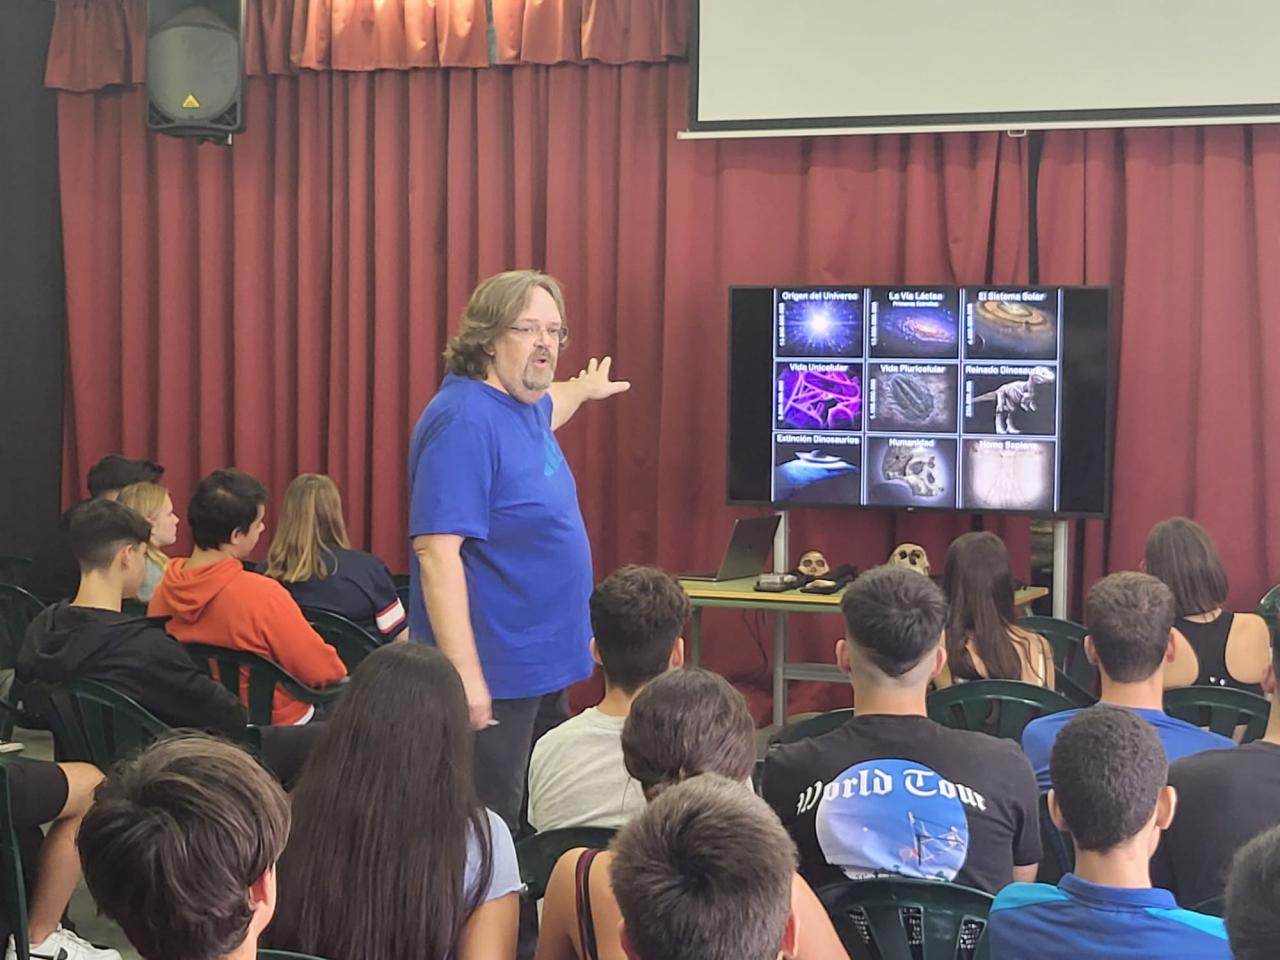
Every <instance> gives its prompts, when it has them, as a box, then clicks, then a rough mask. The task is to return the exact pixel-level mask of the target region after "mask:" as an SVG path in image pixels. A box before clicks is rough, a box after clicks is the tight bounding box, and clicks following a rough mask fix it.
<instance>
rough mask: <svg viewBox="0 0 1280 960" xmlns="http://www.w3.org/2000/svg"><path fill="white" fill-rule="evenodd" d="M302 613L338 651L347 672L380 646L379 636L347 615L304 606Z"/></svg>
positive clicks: (317, 631)
mask: <svg viewBox="0 0 1280 960" xmlns="http://www.w3.org/2000/svg"><path fill="white" fill-rule="evenodd" d="M302 615H303V616H304V617H306V618H307V623H309V624H311V626H312V627H313V628H314V629H315V631H316V633H318V634H320V636H321V637H323V638H324V642H325V643H327V644H329V646H331V647H333V648H334V649H335V650H337V651H338V656H339V657H341V658H342V662H343V664H344V665H345V666H346V668H347V673H350V672H351V671H353V670H355V668H356V667H358V666H360V661H361V660H363V659H364V658H365V657H367V656H368V655H369V654H371V653H373V651H375V650H377V649H378V647H379V646H380V644H379V643H378V640H377V638H376V637H373V636H371V635H370V634H369V632H368V631H367V630H365V629H364V628H363V627H361V626H360V625H359V624H358V623H352V622H351V621H350V620H348V619H347V618H346V617H344V616H341V615H339V614H336V613H332V612H331V611H329V610H321V609H319V608H317V607H303V608H302Z"/></svg>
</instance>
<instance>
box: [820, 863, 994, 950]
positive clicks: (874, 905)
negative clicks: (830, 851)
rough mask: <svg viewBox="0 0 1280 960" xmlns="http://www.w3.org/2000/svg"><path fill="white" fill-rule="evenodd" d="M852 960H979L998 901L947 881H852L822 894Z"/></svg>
mask: <svg viewBox="0 0 1280 960" xmlns="http://www.w3.org/2000/svg"><path fill="white" fill-rule="evenodd" d="M817 894H818V898H819V899H820V900H821V901H822V905H823V906H824V907H826V909H827V915H828V916H830V917H831V923H832V925H833V926H834V927H835V928H836V933H837V934H839V935H840V940H841V942H842V943H843V944H844V948H845V950H847V951H848V952H849V956H850V957H851V958H852V960H974V958H975V957H977V956H978V941H979V940H981V939H982V934H983V931H984V930H986V928H987V913H988V912H989V911H990V909H991V900H992V897H991V895H990V894H987V893H983V892H982V891H981V890H974V889H973V888H971V887H962V886H959V885H957V884H953V883H944V882H942V881H941V880H916V879H908V878H906V877H881V878H876V879H872V880H847V881H844V882H842V883H836V884H831V885H829V886H825V887H823V888H822V889H820V890H818V891H817Z"/></svg>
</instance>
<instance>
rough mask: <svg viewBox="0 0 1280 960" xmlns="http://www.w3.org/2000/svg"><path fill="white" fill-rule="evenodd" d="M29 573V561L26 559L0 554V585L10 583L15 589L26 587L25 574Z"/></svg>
mask: <svg viewBox="0 0 1280 960" xmlns="http://www.w3.org/2000/svg"><path fill="white" fill-rule="evenodd" d="M30 572H31V560H30V559H29V558H27V557H13V556H8V555H5V554H0V583H11V584H13V585H14V586H16V587H25V586H26V585H27V574H28V573H30Z"/></svg>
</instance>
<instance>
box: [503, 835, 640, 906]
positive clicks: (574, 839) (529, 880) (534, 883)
mask: <svg viewBox="0 0 1280 960" xmlns="http://www.w3.org/2000/svg"><path fill="white" fill-rule="evenodd" d="M616 832H617V831H615V830H613V829H612V828H610V827H566V828H565V829H563V830H545V831H543V832H542V833H535V834H534V835H533V836H531V837H525V838H524V839H523V840H521V841H520V842H519V843H517V844H516V858H517V859H518V860H519V861H520V879H521V880H522V881H523V882H524V885H525V895H526V896H528V897H529V898H530V899H531V900H541V899H542V896H543V894H545V893H546V892H547V881H548V880H549V879H550V878H551V871H552V870H553V869H554V868H555V865H556V861H557V860H559V859H560V858H561V857H562V856H564V853H565V851H567V850H572V849H573V848H574V847H589V848H592V849H596V850H603V849H604V848H605V847H607V846H608V845H609V841H610V840H612V839H613V835H614V833H616Z"/></svg>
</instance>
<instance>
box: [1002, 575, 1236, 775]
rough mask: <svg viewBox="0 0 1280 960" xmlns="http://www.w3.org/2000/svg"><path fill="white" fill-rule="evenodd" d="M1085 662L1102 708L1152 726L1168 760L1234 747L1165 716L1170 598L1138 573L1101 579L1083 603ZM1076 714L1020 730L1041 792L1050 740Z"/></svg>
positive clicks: (1054, 715)
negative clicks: (1095, 676)
mask: <svg viewBox="0 0 1280 960" xmlns="http://www.w3.org/2000/svg"><path fill="white" fill-rule="evenodd" d="M1084 613H1085V625H1086V626H1087V627H1088V628H1089V635H1088V636H1087V637H1085V638H1084V652H1085V656H1087V657H1088V658H1089V662H1090V663H1092V664H1094V665H1095V666H1097V668H1098V672H1099V673H1100V674H1101V675H1102V699H1101V702H1102V703H1109V704H1113V705H1115V706H1117V707H1128V708H1129V709H1130V710H1132V711H1133V712H1134V713H1136V714H1137V715H1138V716H1140V717H1141V718H1142V719H1143V720H1145V721H1147V723H1149V724H1151V726H1153V727H1154V728H1155V731H1156V733H1157V734H1159V735H1160V742H1161V743H1163V744H1164V749H1165V753H1166V754H1167V755H1168V759H1169V762H1170V763H1172V762H1173V761H1174V760H1178V759H1180V758H1181V757H1186V756H1190V755H1191V754H1193V753H1199V752H1200V751H1202V750H1218V749H1221V748H1224V747H1234V746H1235V741H1233V740H1231V739H1229V738H1227V737H1222V736H1219V735H1218V734H1216V733H1210V732H1209V731H1207V730H1201V729H1200V728H1199V727H1197V726H1193V725H1192V724H1190V723H1187V722H1186V721H1184V720H1178V719H1176V718H1175V717H1171V716H1169V715H1168V714H1167V713H1165V712H1164V668H1165V664H1166V663H1168V662H1169V661H1170V660H1172V659H1173V652H1174V644H1173V615H1174V606H1173V594H1172V593H1170V592H1169V588H1168V587H1166V586H1165V585H1164V584H1163V583H1161V582H1160V581H1159V580H1157V579H1156V578H1155V577H1151V576H1148V575H1147V574H1145V573H1136V572H1125V573H1113V574H1111V576H1109V577H1103V578H1102V579H1101V580H1099V581H1098V582H1097V583H1095V584H1094V585H1093V587H1092V589H1090V590H1089V595H1088V597H1087V598H1085V610H1084ZM1080 712H1081V711H1079V710H1065V711H1063V712H1061V713H1051V714H1049V715H1048V716H1045V717H1041V718H1039V719H1038V720H1033V721H1031V723H1029V724H1027V728H1026V729H1025V730H1023V731H1022V749H1023V750H1024V751H1025V752H1026V754H1027V759H1028V760H1030V761H1031V766H1032V767H1034V768H1035V771H1036V782H1037V783H1038V784H1039V785H1040V789H1041V790H1042V791H1044V790H1048V789H1049V751H1050V750H1051V749H1052V748H1053V740H1054V737H1056V736H1057V735H1058V731H1059V730H1061V729H1062V728H1063V726H1065V725H1066V723H1067V722H1068V721H1069V720H1071V718H1072V717H1074V716H1075V715H1076V714H1077V713H1080Z"/></svg>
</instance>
